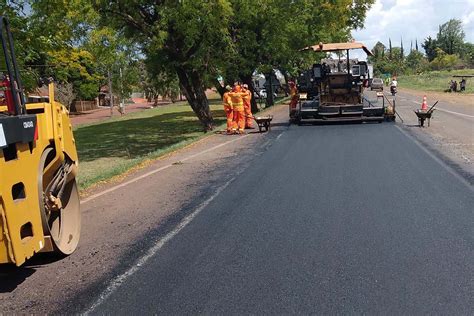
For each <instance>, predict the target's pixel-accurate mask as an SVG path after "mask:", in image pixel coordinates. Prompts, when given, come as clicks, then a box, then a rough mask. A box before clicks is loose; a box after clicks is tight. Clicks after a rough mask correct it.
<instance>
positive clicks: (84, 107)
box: [71, 101, 98, 112]
mask: <svg viewBox="0 0 474 316" xmlns="http://www.w3.org/2000/svg"><path fill="white" fill-rule="evenodd" d="M97 108H98V107H97V101H74V102H73V103H72V105H71V112H84V111H90V110H94V109H97Z"/></svg>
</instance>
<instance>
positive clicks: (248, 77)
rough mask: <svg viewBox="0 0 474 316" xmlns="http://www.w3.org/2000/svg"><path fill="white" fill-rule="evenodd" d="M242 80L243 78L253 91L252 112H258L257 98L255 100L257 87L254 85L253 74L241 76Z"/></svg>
mask: <svg viewBox="0 0 474 316" xmlns="http://www.w3.org/2000/svg"><path fill="white" fill-rule="evenodd" d="M240 80H242V82H243V83H245V84H247V85H248V86H249V90H250V92H251V93H252V99H251V103H250V106H251V109H252V113H257V112H258V106H257V100H255V87H254V85H253V80H252V75H251V74H250V75H243V76H240Z"/></svg>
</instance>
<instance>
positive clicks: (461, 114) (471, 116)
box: [436, 107, 474, 118]
mask: <svg viewBox="0 0 474 316" xmlns="http://www.w3.org/2000/svg"><path fill="white" fill-rule="evenodd" d="M436 110H438V111H441V112H447V113H451V114H454V115H460V116H465V117H469V118H474V115H469V114H464V113H459V112H454V111H449V110H445V109H443V108H438V107H437V108H436Z"/></svg>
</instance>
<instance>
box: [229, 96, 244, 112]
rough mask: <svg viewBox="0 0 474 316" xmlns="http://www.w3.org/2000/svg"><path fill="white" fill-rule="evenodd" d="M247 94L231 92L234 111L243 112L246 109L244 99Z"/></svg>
mask: <svg viewBox="0 0 474 316" xmlns="http://www.w3.org/2000/svg"><path fill="white" fill-rule="evenodd" d="M245 95H246V93H242V92H231V93H229V96H230V100H231V103H232V107H233V108H234V110H243V109H244V99H243V97H244V96H245Z"/></svg>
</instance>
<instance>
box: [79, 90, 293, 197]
mask: <svg viewBox="0 0 474 316" xmlns="http://www.w3.org/2000/svg"><path fill="white" fill-rule="evenodd" d="M284 101H285V99H281V100H278V101H277V102H276V103H281V102H284ZM210 106H211V111H212V114H213V116H214V120H215V126H216V130H221V129H224V126H225V113H224V111H223V109H222V105H221V101H220V100H210ZM208 135H212V133H204V132H203V131H202V125H201V124H200V122H199V120H198V119H197V118H196V116H195V114H194V113H193V111H192V110H191V108H190V107H189V105H188V104H187V103H185V102H182V103H177V104H174V105H167V106H164V107H157V108H154V109H149V110H144V111H141V112H134V113H131V114H127V115H126V116H123V117H113V118H111V119H108V120H105V121H101V122H96V123H91V124H86V125H79V126H77V127H76V128H75V131H74V137H75V139H76V145H77V151H78V154H79V168H80V171H79V176H78V183H79V187H80V189H81V190H86V189H88V188H90V187H92V186H93V185H95V184H97V183H99V182H104V181H107V180H110V179H111V178H113V177H116V176H119V175H121V174H123V173H126V172H127V171H129V170H131V169H133V168H135V167H137V166H139V165H141V164H143V163H145V162H147V161H151V160H153V159H156V158H158V157H160V156H163V155H165V154H167V153H170V152H172V151H175V150H177V149H179V148H183V147H185V146H186V145H189V144H191V143H193V142H195V141H197V140H199V139H201V138H203V137H206V136H208Z"/></svg>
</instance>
